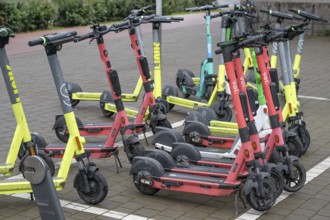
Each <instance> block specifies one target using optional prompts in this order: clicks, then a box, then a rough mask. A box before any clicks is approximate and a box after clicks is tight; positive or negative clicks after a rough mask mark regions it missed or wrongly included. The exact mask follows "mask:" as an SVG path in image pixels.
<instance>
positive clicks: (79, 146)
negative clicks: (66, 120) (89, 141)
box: [74, 136, 82, 150]
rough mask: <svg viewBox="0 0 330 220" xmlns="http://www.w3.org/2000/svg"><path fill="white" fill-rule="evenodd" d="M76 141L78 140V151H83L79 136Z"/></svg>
mask: <svg viewBox="0 0 330 220" xmlns="http://www.w3.org/2000/svg"><path fill="white" fill-rule="evenodd" d="M74 139H75V140H76V143H77V147H78V149H79V150H81V148H82V146H81V143H80V140H79V137H78V136H75V137H74Z"/></svg>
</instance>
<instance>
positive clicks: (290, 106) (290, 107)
mask: <svg viewBox="0 0 330 220" xmlns="http://www.w3.org/2000/svg"><path fill="white" fill-rule="evenodd" d="M289 112H290V114H292V112H293V110H292V104H291V103H289Z"/></svg>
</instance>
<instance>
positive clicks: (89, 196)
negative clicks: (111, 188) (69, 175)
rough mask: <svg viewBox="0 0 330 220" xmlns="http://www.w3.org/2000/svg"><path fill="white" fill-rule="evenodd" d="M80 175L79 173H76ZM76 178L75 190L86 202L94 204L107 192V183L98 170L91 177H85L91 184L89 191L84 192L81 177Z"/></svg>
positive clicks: (102, 198)
mask: <svg viewBox="0 0 330 220" xmlns="http://www.w3.org/2000/svg"><path fill="white" fill-rule="evenodd" d="M77 175H80V173H77ZM76 178H78V181H79V182H78V183H77V184H78V185H77V188H76V189H77V192H78V195H79V197H80V198H81V199H82V200H84V201H85V202H86V203H88V204H93V205H96V204H98V203H100V202H102V201H103V200H104V199H105V197H106V196H107V194H108V183H107V180H106V179H105V178H104V176H103V175H102V174H100V173H99V171H96V172H95V173H94V175H93V177H90V178H89V177H87V179H88V183H89V184H90V185H91V188H92V189H91V191H90V192H85V191H84V190H83V189H84V188H85V186H84V183H83V181H82V178H81V177H80V176H78V177H77V176H76Z"/></svg>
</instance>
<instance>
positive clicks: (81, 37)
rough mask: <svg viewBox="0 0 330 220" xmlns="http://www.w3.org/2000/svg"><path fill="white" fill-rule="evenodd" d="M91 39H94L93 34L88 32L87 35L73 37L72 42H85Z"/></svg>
mask: <svg viewBox="0 0 330 220" xmlns="http://www.w3.org/2000/svg"><path fill="white" fill-rule="evenodd" d="M92 37H94V33H93V32H90V33H88V34H84V35H81V36H75V37H74V38H73V41H74V42H79V41H83V40H86V39H89V38H92Z"/></svg>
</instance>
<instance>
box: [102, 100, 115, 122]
mask: <svg viewBox="0 0 330 220" xmlns="http://www.w3.org/2000/svg"><path fill="white" fill-rule="evenodd" d="M100 108H101V111H102V114H103V116H104V117H107V118H110V117H111V116H112V115H113V114H114V112H112V111H108V110H106V109H105V102H102V101H100Z"/></svg>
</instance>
